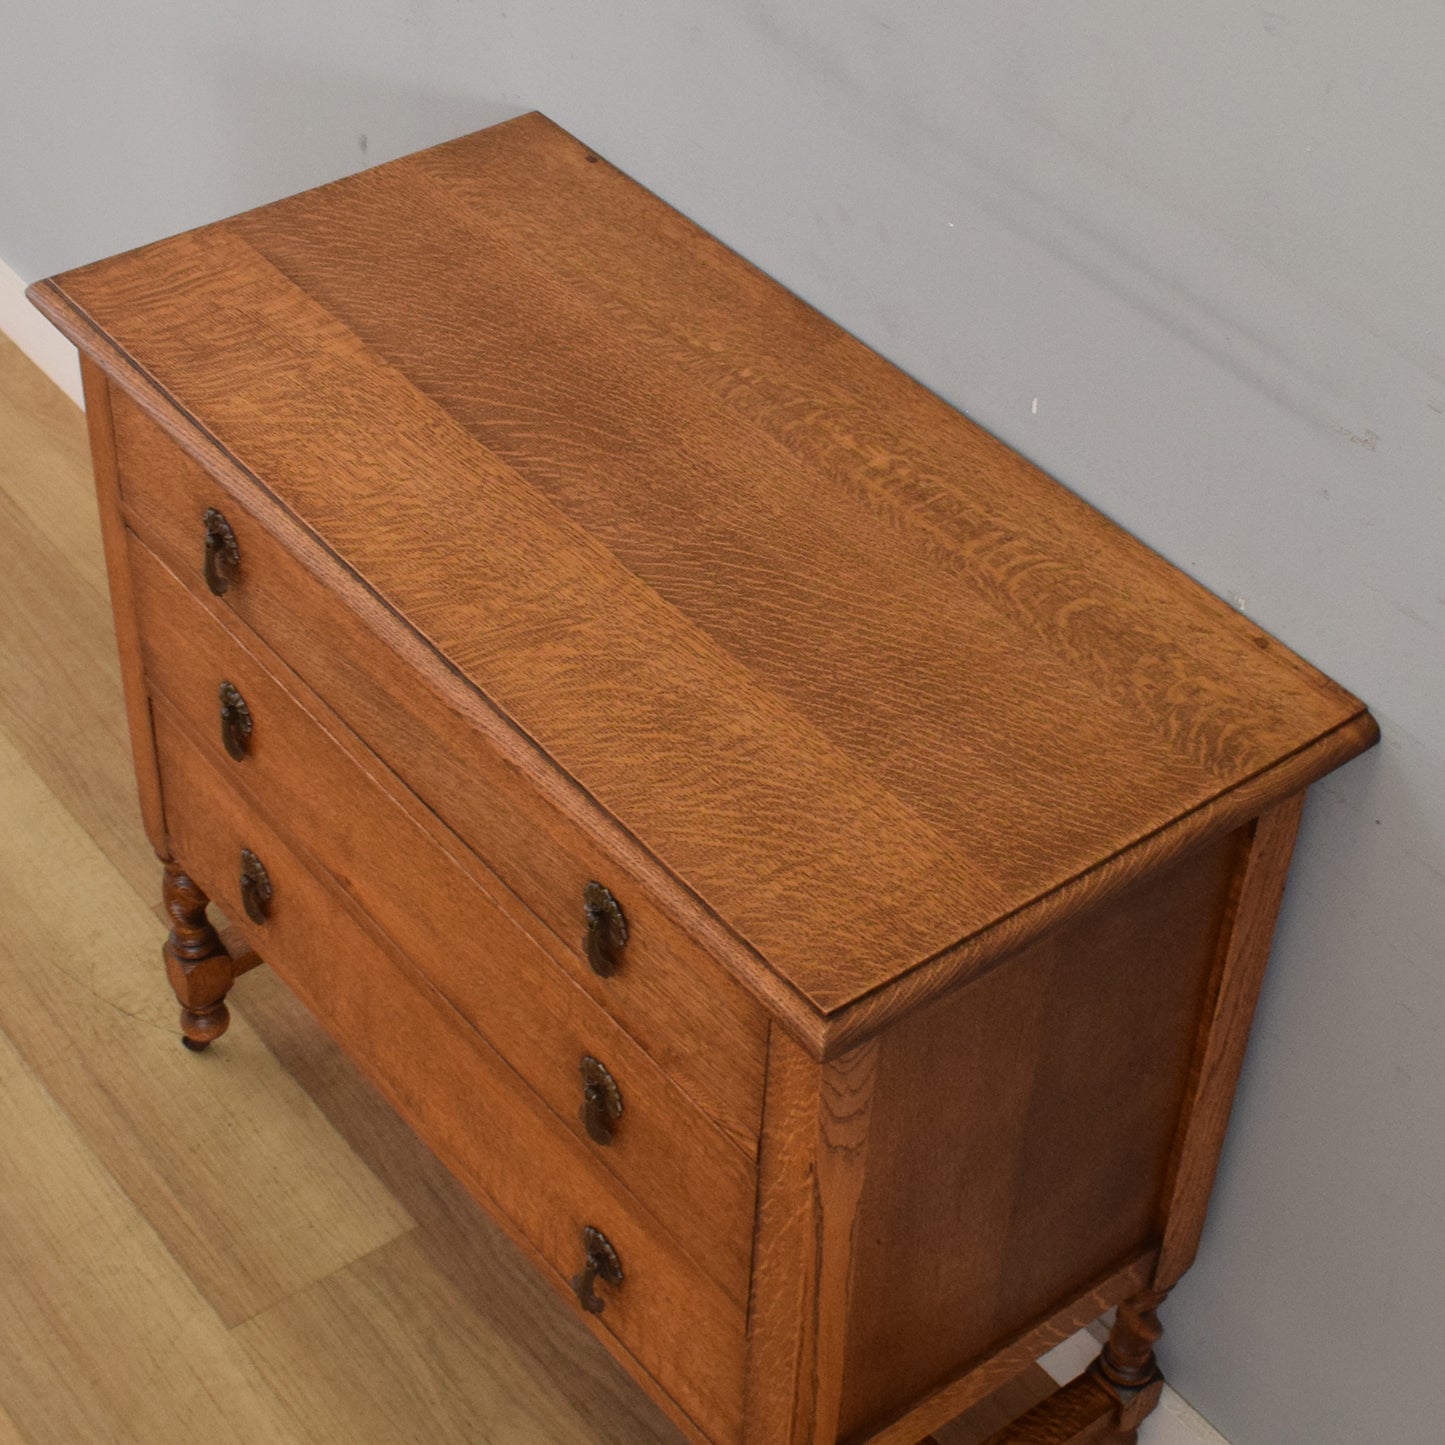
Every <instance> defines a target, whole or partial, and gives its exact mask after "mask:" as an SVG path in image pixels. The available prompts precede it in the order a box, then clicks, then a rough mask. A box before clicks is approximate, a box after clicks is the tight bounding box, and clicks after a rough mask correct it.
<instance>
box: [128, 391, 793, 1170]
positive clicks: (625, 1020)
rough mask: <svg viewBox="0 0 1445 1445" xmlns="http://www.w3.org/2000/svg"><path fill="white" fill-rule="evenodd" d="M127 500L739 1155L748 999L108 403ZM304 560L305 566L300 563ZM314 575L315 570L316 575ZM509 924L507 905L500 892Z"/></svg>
mask: <svg viewBox="0 0 1445 1445" xmlns="http://www.w3.org/2000/svg"><path fill="white" fill-rule="evenodd" d="M114 422H115V441H116V454H117V465H118V470H119V477H120V489H121V498H122V502H123V504H124V506H125V509H126V512H127V514H128V516H129V518H130V520H131V523H132V525H133V526H134V527H135V529H136V531H137V532H138V533H139V534H140V535H141V537H142V538H143V539H144V540H145V541H146V542H147V543H148V544H149V545H150V546H151V547H152V548H153V549H154V550H155V551H156V552H157V553H158V554H159V555H160V556H161V558H162V559H163V560H164V561H165V562H166V563H167V564H168V565H169V566H170V567H171V569H172V570H173V571H174V572H175V573H176V575H177V576H178V577H180V578H181V579H182V580H183V581H184V582H185V583H186V584H187V586H188V587H189V588H190V590H191V592H192V594H193V595H194V596H195V597H197V598H199V599H200V600H201V601H202V602H203V603H204V604H205V605H206V606H207V607H208V608H210V609H211V611H212V612H213V613H214V614H215V615H217V616H219V617H220V618H221V619H222V620H223V621H224V622H225V623H226V625H228V626H232V627H234V626H235V624H236V621H237V620H239V621H241V622H243V623H245V624H246V625H247V626H248V627H250V628H251V629H253V630H254V632H255V633H256V634H258V635H259V637H260V638H261V639H262V640H263V641H264V642H265V643H266V644H267V645H268V646H270V647H272V648H274V649H275V650H276V652H277V654H278V655H279V656H280V657H281V658H282V660H283V661H284V662H285V663H287V665H289V666H290V667H291V668H293V669H294V670H295V671H296V672H297V673H298V674H299V675H300V677H301V678H302V680H303V681H304V682H306V683H307V684H308V685H309V686H310V687H312V688H313V689H314V690H315V691H316V692H317V693H319V694H320V695H321V697H323V698H324V699H325V700H326V702H327V703H328V704H329V705H330V706H331V707H333V708H334V709H335V710H336V712H337V713H338V714H339V715H340V716H341V718H342V719H343V720H344V721H345V722H346V723H347V725H348V726H349V727H351V728H352V729H353V730H354V731H355V732H356V733H357V735H358V736H359V737H361V739H362V740H363V741H364V742H366V743H367V744H368V745H369V746H370V747H371V748H372V749H373V750H374V751H375V752H376V753H378V754H379V755H380V756H381V757H382V758H383V759H384V760H385V761H386V762H387V763H388V764H389V765H390V766H391V767H392V768H393V769H394V770H395V772H396V773H397V775H398V776H399V777H400V778H401V779H402V781H403V782H404V783H405V784H406V785H407V787H409V788H410V789H411V790H412V791H413V792H414V793H416V795H417V796H418V797H419V798H421V800H422V801H423V802H424V803H426V804H427V805H428V806H429V807H430V808H431V809H432V810H433V811H434V812H435V813H436V814H437V815H438V816H439V817H440V818H442V819H443V820H444V821H445V822H446V823H447V824H448V825H450V826H451V827H452V828H454V829H455V830H456V831H457V832H458V833H459V834H460V835H461V837H462V838H463V839H464V840H465V841H466V842H467V843H468V844H470V845H471V846H472V847H473V848H475V849H476V850H477V852H479V853H480V854H481V855H482V857H483V858H484V859H486V861H487V863H488V865H489V866H490V867H491V868H492V869H493V870H495V871H496V873H497V874H499V875H500V876H501V878H502V879H503V880H505V882H506V883H507V884H508V885H509V887H510V888H511V889H512V890H513V891H514V892H515V893H516V894H517V895H518V896H519V897H520V899H521V900H522V901H523V902H524V903H525V904H526V905H527V906H528V907H529V908H530V909H531V910H532V911H533V912H534V913H535V914H536V916H537V917H538V918H540V919H541V920H542V921H543V922H544V923H545V924H547V926H548V928H549V929H550V930H551V934H550V935H547V934H546V930H538V929H537V928H536V925H535V923H529V922H528V921H527V919H526V917H525V914H524V913H523V914H521V915H520V916H519V921H521V922H522V925H523V927H525V928H527V929H528V931H529V932H532V933H534V934H537V935H539V936H541V935H546V936H547V939H548V946H549V949H550V951H551V952H552V953H553V955H554V956H555V957H556V958H557V959H558V960H559V961H560V962H562V963H563V965H564V966H565V967H566V968H567V969H568V970H569V972H570V973H571V975H572V977H573V978H574V979H575V980H576V981H577V982H578V983H579V984H581V986H582V987H583V988H584V989H585V990H586V991H587V992H588V993H589V994H591V995H592V997H593V998H595V999H596V1000H597V1001H598V1002H599V1003H601V1004H602V1005H603V1006H604V1007H605V1008H606V1009H608V1011H609V1012H611V1013H612V1014H613V1016H614V1017H616V1018H617V1019H618V1020H619V1022H620V1023H621V1024H622V1025H623V1027H624V1028H625V1029H626V1030H627V1031H628V1032H629V1033H630V1034H631V1035H632V1036H633V1038H634V1039H636V1040H637V1042H638V1043H640V1044H641V1045H642V1047H643V1048H644V1049H646V1050H647V1052H648V1053H649V1054H651V1055H652V1057H653V1058H654V1059H655V1060H656V1061H657V1062H658V1063H659V1064H660V1065H661V1066H662V1068H663V1069H664V1070H665V1071H666V1072H667V1073H668V1075H669V1076H670V1077H671V1078H672V1079H673V1080H674V1081H675V1082H676V1083H677V1084H678V1085H679V1087H681V1088H682V1089H683V1090H684V1091H685V1092H686V1093H687V1094H688V1095H689V1097H691V1098H692V1099H693V1100H694V1102H696V1103H697V1104H698V1106H699V1107H700V1108H702V1109H703V1110H704V1111H706V1112H708V1113H709V1114H710V1115H711V1116H712V1117H713V1118H714V1119H715V1120H716V1122H717V1123H718V1124H719V1125H720V1126H721V1127H722V1128H723V1130H724V1131H725V1132H726V1133H727V1134H728V1135H729V1136H730V1137H732V1138H733V1139H734V1141H735V1142H736V1143H738V1144H739V1145H740V1146H741V1147H743V1148H744V1149H746V1150H747V1151H748V1152H749V1153H750V1154H756V1151H757V1136H758V1130H759V1126H760V1121H761V1111H762V1083H763V1073H764V1056H765V1047H766V1020H765V1018H764V1016H763V1014H762V1012H761V1010H760V1009H759V1007H758V1006H757V1004H756V1003H755V1002H754V1001H753V1000H752V999H751V998H750V997H749V995H748V994H747V993H745V992H744V990H743V989H742V988H741V987H740V986H739V985H738V984H737V983H736V982H735V981H734V980H733V979H732V978H731V977H730V976H729V975H728V974H727V973H726V972H725V971H724V970H723V969H722V968H721V966H720V965H719V964H717V963H716V962H715V961H714V960H713V959H712V958H710V957H709V956H708V955H707V954H705V953H704V952H703V951H702V950H701V949H700V948H699V947H698V945H697V944H696V943H695V942H694V941H693V940H692V939H691V938H689V936H688V935H687V933H686V932H684V930H683V929H682V928H680V927H679V926H678V925H677V924H676V923H675V922H673V921H672V920H671V919H670V918H669V917H668V916H667V915H666V914H665V913H664V912H663V911H662V909H661V908H660V907H658V906H657V905H656V904H655V903H654V902H653V901H652V900H651V898H650V897H649V896H648V895H647V894H646V893H645V892H644V891H643V890H642V888H641V887H640V885H638V884H637V883H636V882H635V881H634V880H633V879H632V878H631V877H630V876H629V875H628V874H627V873H626V872H625V871H624V869H623V867H622V865H620V864H619V863H618V862H616V861H615V860H614V859H612V858H611V857H610V856H609V855H608V854H606V853H604V852H603V851H602V849H601V848H600V847H598V846H597V845H595V844H594V843H592V842H591V841H590V840H589V839H587V838H585V837H583V836H582V835H581V834H580V833H579V831H578V830H577V828H576V827H575V825H573V824H572V823H571V822H570V821H569V820H567V819H565V818H563V817H562V816H561V815H560V814H559V813H558V812H557V811H556V809H555V808H553V807H552V806H551V805H550V804H549V803H548V802H547V801H546V800H544V799H543V798H542V797H540V796H539V794H538V792H537V789H536V787H535V786H534V785H533V784H532V783H531V782H530V781H529V779H528V778H527V777H525V776H524V775H523V774H522V772H521V771H520V770H519V769H518V768H517V767H516V766H515V765H514V764H512V763H511V762H509V761H508V760H506V759H504V758H503V757H502V756H501V755H500V754H499V753H497V752H496V751H495V750H494V749H493V748H492V747H491V745H490V744H489V743H488V742H487V740H486V739H485V738H483V737H482V736H480V735H479V734H478V732H477V730H476V727H475V726H474V725H473V724H472V723H471V722H470V721H469V720H468V719H467V718H466V717H463V716H461V715H459V714H458V713H457V712H456V711H455V710H454V709H453V708H452V707H451V706H449V705H448V704H447V703H446V702H445V701H444V700H443V699H442V698H441V697H439V696H438V695H436V694H435V693H433V692H432V691H431V690H430V689H429V688H428V687H427V686H426V685H425V683H424V682H423V681H422V680H421V679H419V678H417V677H416V676H415V675H413V673H412V672H411V670H410V668H409V667H408V665H407V664H406V662H405V661H404V660H403V659H402V658H401V657H399V655H398V654H399V652H400V651H401V650H402V649H403V648H404V647H406V646H408V645H409V644H410V639H409V637H408V636H407V635H406V634H404V632H403V629H402V628H401V627H400V626H398V627H397V629H396V634H395V636H392V637H385V638H384V637H382V636H380V635H378V634H377V633H376V632H375V631H373V630H372V628H371V627H370V626H369V625H368V624H366V623H364V622H362V621H361V619H360V618H358V617H357V616H356V614H355V613H354V612H352V611H351V610H350V609H349V608H348V606H347V605H346V603H345V601H344V600H343V599H342V598H341V597H340V596H339V595H337V594H336V592H335V591H333V590H332V589H331V588H329V587H328V586H327V585H326V584H325V583H324V582H323V581H322V580H321V578H320V577H318V576H317V575H316V573H314V572H313V571H311V570H309V569H308V566H307V565H305V562H304V561H303V559H302V558H301V557H299V556H296V555H293V554H292V553H291V552H290V551H289V550H288V549H287V547H286V546H284V545H282V544H281V542H279V541H278V539H277V538H276V537H275V536H274V535H272V533H271V532H270V531H269V530H268V529H267V528H266V527H265V526H263V525H262V524H261V523H260V522H259V521H258V520H257V519H256V518H255V517H254V516H252V514H251V513H250V512H249V511H248V510H247V509H246V507H245V506H244V505H243V504H242V503H241V502H240V501H238V500H237V498H236V497H235V496H234V495H233V494H232V493H231V492H230V491H229V490H228V489H227V488H225V487H224V486H223V485H222V484H221V483H220V482H219V481H218V480H217V479H216V478H214V477H211V476H210V475H209V474H208V473H207V472H206V471H205V470H204V469H203V468H201V467H200V466H199V465H198V464H197V463H196V462H194V461H193V460H192V459H191V458H190V457H189V456H187V455H186V453H185V452H183V451H182V450H181V448H180V447H179V446H178V445H177V444H176V443H175V442H174V441H172V440H171V438H170V437H168V436H167V435H166V434H165V433H164V432H163V431H162V430H161V429H160V427H159V426H158V425H156V423H154V422H153V421H151V420H150V418H149V417H147V416H145V415H144V413H142V412H141V411H140V410H139V409H138V408H137V407H136V406H135V405H134V404H133V403H132V402H130V401H129V399H127V398H125V397H123V396H121V395H119V394H116V396H115V406H114ZM211 508H216V509H218V510H219V511H221V512H222V513H223V514H224V516H225V518H226V521H227V522H228V523H229V525H230V528H231V530H232V532H233V533H234V537H235V541H236V544H237V548H238V550H239V554H240V559H241V560H240V564H239V567H237V568H236V569H235V572H234V577H233V579H232V581H231V584H230V585H229V587H228V588H227V590H226V592H225V594H224V596H223V597H219V598H218V597H216V596H214V595H213V594H212V591H211V590H210V589H209V588H208V586H207V581H206V578H205V575H204V564H205V560H206V524H205V520H204V519H205V516H206V513H207V511H208V510H209V509H211ZM308 560H314V559H308ZM318 565H319V564H318ZM594 880H595V881H597V882H600V883H602V884H603V885H605V886H606V887H607V888H608V889H609V890H610V892H611V893H612V894H613V895H614V896H615V897H616V899H617V901H618V902H619V903H620V905H621V906H622V909H623V911H624V914H625V916H626V920H627V930H628V937H627V942H626V945H625V947H624V949H623V954H622V963H621V966H620V967H619V968H618V969H617V971H616V972H615V973H614V974H613V975H612V976H611V977H608V978H601V977H599V976H597V975H596V974H595V973H594V972H593V971H592V969H591V968H589V966H588V963H587V961H586V958H585V956H584V952H583V938H584V934H585V922H584V919H585V915H584V903H583V899H584V890H585V889H586V886H587V884H588V883H589V882H591V881H594ZM498 892H499V898H500V899H501V900H502V902H503V905H504V906H510V907H513V908H517V907H518V905H517V904H516V902H515V900H512V901H511V902H510V903H508V895H507V892H506V890H505V889H502V890H499V891H498Z"/></svg>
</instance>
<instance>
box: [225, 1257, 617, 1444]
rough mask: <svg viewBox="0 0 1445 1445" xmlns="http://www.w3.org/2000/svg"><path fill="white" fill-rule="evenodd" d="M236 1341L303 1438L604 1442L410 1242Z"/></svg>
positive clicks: (256, 1323) (283, 1308)
mask: <svg viewBox="0 0 1445 1445" xmlns="http://www.w3.org/2000/svg"><path fill="white" fill-rule="evenodd" d="M235 1335H236V1338H237V1339H238V1340H239V1341H240V1342H241V1343H242V1344H243V1345H244V1346H245V1349H246V1351H247V1352H248V1353H249V1355H250V1356H251V1358H252V1359H253V1360H254V1362H255V1364H256V1366H257V1369H258V1370H259V1372H260V1374H261V1375H262V1377H263V1378H264V1379H265V1380H266V1381H267V1382H268V1384H269V1385H270V1386H271V1388H272V1389H273V1390H274V1391H275V1392H276V1394H277V1395H278V1396H279V1397H280V1398H281V1399H283V1400H284V1401H285V1402H286V1404H287V1405H288V1406H289V1407H290V1409H291V1410H292V1412H293V1413H294V1414H295V1415H296V1417H297V1418H298V1419H299V1420H300V1421H301V1423H302V1424H303V1426H304V1428H305V1433H306V1437H307V1438H308V1439H331V1438H334V1439H336V1440H345V1441H352V1440H359V1439H375V1440H413V1439H415V1440H426V1441H427V1442H429V1445H595V1442H596V1441H597V1440H598V1438H599V1436H598V1434H597V1432H596V1431H595V1430H594V1429H593V1428H592V1427H591V1425H590V1424H589V1423H588V1422H587V1421H586V1420H585V1419H584V1418H582V1417H581V1416H580V1415H579V1414H578V1413H577V1412H576V1411H575V1410H574V1409H573V1408H572V1406H571V1405H570V1404H569V1403H568V1402H567V1401H566V1400H565V1399H563V1398H562V1396H561V1395H559V1394H558V1393H557V1391H556V1390H555V1389H554V1387H553V1386H552V1384H551V1383H550V1382H549V1381H548V1380H547V1378H546V1377H545V1376H539V1375H538V1374H537V1373H536V1372H535V1371H534V1370H533V1369H532V1368H530V1367H529V1362H528V1361H527V1360H526V1359H525V1357H524V1356H523V1355H522V1354H521V1353H520V1351H519V1350H518V1348H517V1347H516V1346H515V1345H514V1344H513V1342H512V1340H511V1338H510V1337H509V1335H508V1334H507V1333H504V1332H503V1331H501V1330H499V1329H498V1328H496V1327H495V1326H494V1325H493V1324H492V1323H491V1322H490V1321H488V1320H486V1319H484V1318H483V1317H482V1316H481V1315H480V1314H478V1313H477V1312H476V1311H475V1310H473V1309H472V1308H471V1306H470V1305H469V1304H468V1303H467V1301H466V1300H465V1299H464V1298H463V1297H462V1295H461V1294H460V1292H459V1291H458V1290H457V1289H456V1287H455V1286H454V1285H453V1284H452V1283H451V1282H450V1281H449V1280H448V1279H447V1277H446V1276H445V1275H444V1274H443V1273H442V1272H441V1270H440V1269H438V1267H437V1266H436V1264H435V1263H434V1262H433V1260H432V1259H431V1258H429V1257H428V1254H427V1252H426V1251H425V1249H423V1248H422V1247H421V1246H420V1244H419V1243H418V1241H417V1239H416V1237H415V1235H406V1236H404V1237H402V1238H401V1239H398V1240H394V1241H393V1242H392V1243H391V1244H389V1245H385V1246H383V1247H382V1248H381V1249H378V1250H376V1251H375V1252H373V1253H372V1254H369V1255H368V1256H367V1257H366V1258H365V1259H361V1260H358V1261H357V1262H356V1263H355V1264H351V1265H348V1266H347V1267H346V1268H345V1269H341V1270H337V1271H336V1272H335V1273H334V1274H331V1275H329V1276H328V1277H327V1278H326V1279H324V1280H321V1281H320V1282H318V1283H317V1284H315V1285H312V1286H311V1288H309V1289H307V1290H304V1291H302V1292H301V1293H300V1294H297V1295H293V1296H292V1297H291V1298H290V1299H288V1300H285V1301H284V1302H283V1303H281V1304H279V1305H277V1306H275V1307H274V1308H273V1309H270V1310H267V1311H266V1312H265V1313H264V1314H261V1315H257V1316H256V1317H254V1318H253V1319H251V1320H248V1321H247V1322H246V1323H245V1324H244V1325H242V1326H240V1327H239V1328H238V1329H237V1330H236V1332H235ZM328 1432H329V1433H328Z"/></svg>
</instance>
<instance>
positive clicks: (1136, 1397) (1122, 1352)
mask: <svg viewBox="0 0 1445 1445" xmlns="http://www.w3.org/2000/svg"><path fill="white" fill-rule="evenodd" d="M1167 1295H1168V1291H1167V1290H1145V1291H1144V1293H1143V1294H1137V1295H1135V1296H1134V1298H1133V1299H1128V1300H1125V1301H1124V1303H1123V1304H1121V1305H1120V1306H1119V1312H1118V1315H1117V1316H1116V1318H1115V1320H1114V1328H1113V1330H1112V1331H1111V1332H1110V1334H1109V1342H1108V1344H1106V1345H1105V1346H1104V1348H1103V1351H1102V1352H1101V1353H1100V1355H1099V1358H1098V1359H1097V1360H1095V1361H1094V1363H1093V1364H1092V1365H1091V1366H1090V1367H1089V1368H1090V1373H1091V1374H1092V1375H1094V1376H1095V1378H1096V1379H1098V1380H1099V1381H1101V1382H1102V1383H1103V1384H1104V1385H1105V1386H1106V1387H1107V1388H1108V1389H1110V1390H1112V1391H1113V1392H1114V1393H1115V1394H1116V1395H1117V1396H1118V1399H1119V1424H1118V1428H1117V1429H1116V1430H1115V1432H1114V1433H1113V1434H1112V1435H1105V1436H1103V1437H1102V1438H1103V1439H1105V1440H1108V1441H1111V1442H1120V1445H1134V1442H1135V1441H1136V1440H1137V1439H1138V1438H1139V1422H1140V1421H1141V1420H1143V1419H1144V1417H1145V1416H1146V1415H1147V1414H1148V1413H1149V1412H1150V1411H1151V1410H1152V1409H1153V1408H1154V1407H1155V1405H1157V1404H1158V1403H1159V1396H1160V1394H1161V1393H1162V1392H1163V1389H1164V1376H1163V1375H1161V1374H1160V1373H1159V1365H1158V1362H1157V1361H1156V1360H1155V1358H1154V1346H1155V1345H1157V1344H1158V1343H1159V1339H1160V1337H1161V1336H1162V1335H1163V1333H1164V1326H1163V1325H1161V1324H1160V1323H1159V1306H1160V1305H1162V1304H1163V1303H1164V1300H1165V1298H1166V1296H1167Z"/></svg>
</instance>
